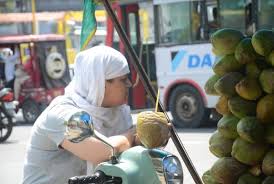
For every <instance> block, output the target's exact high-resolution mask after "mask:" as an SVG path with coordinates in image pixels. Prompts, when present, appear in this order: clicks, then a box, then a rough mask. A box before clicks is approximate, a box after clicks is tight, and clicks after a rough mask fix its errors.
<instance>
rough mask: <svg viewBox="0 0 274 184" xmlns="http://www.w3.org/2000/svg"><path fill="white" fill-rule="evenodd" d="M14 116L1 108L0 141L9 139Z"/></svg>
mask: <svg viewBox="0 0 274 184" xmlns="http://www.w3.org/2000/svg"><path fill="white" fill-rule="evenodd" d="M12 128H13V123H12V118H11V117H9V116H8V115H7V113H6V112H3V111H2V110H0V142H4V141H5V140H7V139H8V138H9V136H10V134H11V132H12Z"/></svg>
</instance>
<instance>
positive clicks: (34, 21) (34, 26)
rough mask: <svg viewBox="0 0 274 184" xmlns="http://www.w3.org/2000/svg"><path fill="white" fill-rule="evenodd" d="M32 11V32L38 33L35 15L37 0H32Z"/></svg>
mask: <svg viewBox="0 0 274 184" xmlns="http://www.w3.org/2000/svg"><path fill="white" fill-rule="evenodd" d="M31 12H32V34H37V30H36V17H35V12H36V4H35V0H31Z"/></svg>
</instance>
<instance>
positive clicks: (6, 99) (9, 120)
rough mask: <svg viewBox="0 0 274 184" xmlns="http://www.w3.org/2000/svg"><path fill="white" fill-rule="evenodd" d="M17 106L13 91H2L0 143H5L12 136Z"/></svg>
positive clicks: (3, 89) (0, 94) (6, 89)
mask: <svg viewBox="0 0 274 184" xmlns="http://www.w3.org/2000/svg"><path fill="white" fill-rule="evenodd" d="M16 105H17V102H15V101H14V99H13V93H12V91H11V89H9V88H2V89H1V90H0V142H4V141H5V140H7V139H8V138H9V136H10V135H11V132H12V128H13V123H14V122H13V119H14V117H15V114H16V112H15V109H16Z"/></svg>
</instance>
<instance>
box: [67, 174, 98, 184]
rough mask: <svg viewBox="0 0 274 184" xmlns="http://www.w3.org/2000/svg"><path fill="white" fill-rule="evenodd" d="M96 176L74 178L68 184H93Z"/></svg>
mask: <svg viewBox="0 0 274 184" xmlns="http://www.w3.org/2000/svg"><path fill="white" fill-rule="evenodd" d="M96 178H97V176H95V175H92V176H74V177H72V178H70V179H69V180H68V184H93V183H95V182H96V181H95V180H96Z"/></svg>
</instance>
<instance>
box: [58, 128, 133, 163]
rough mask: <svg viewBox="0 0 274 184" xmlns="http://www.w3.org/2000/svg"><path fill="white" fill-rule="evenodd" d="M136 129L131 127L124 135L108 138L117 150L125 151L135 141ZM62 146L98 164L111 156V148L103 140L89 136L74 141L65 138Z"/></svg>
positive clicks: (83, 158)
mask: <svg viewBox="0 0 274 184" xmlns="http://www.w3.org/2000/svg"><path fill="white" fill-rule="evenodd" d="M134 135H135V129H130V130H128V131H127V132H126V133H124V134H122V135H117V136H112V137H109V138H106V140H107V141H108V142H109V143H110V144H111V145H112V146H113V147H114V149H115V152H116V153H117V152H118V153H119V152H123V151H125V150H127V149H129V148H130V147H131V146H132V143H133V142H134ZM61 146H62V147H63V148H64V149H66V150H68V151H70V152H71V153H73V154H74V155H76V156H78V157H79V158H81V159H82V160H87V161H90V162H92V163H93V164H98V163H101V162H103V161H106V160H108V159H109V158H110V156H111V151H112V150H111V148H110V147H109V146H107V145H106V144H104V143H103V142H102V141H100V140H98V139H96V138H94V137H89V138H86V139H84V140H83V141H81V142H78V143H73V142H71V141H69V140H67V139H64V141H63V142H62V144H61Z"/></svg>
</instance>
